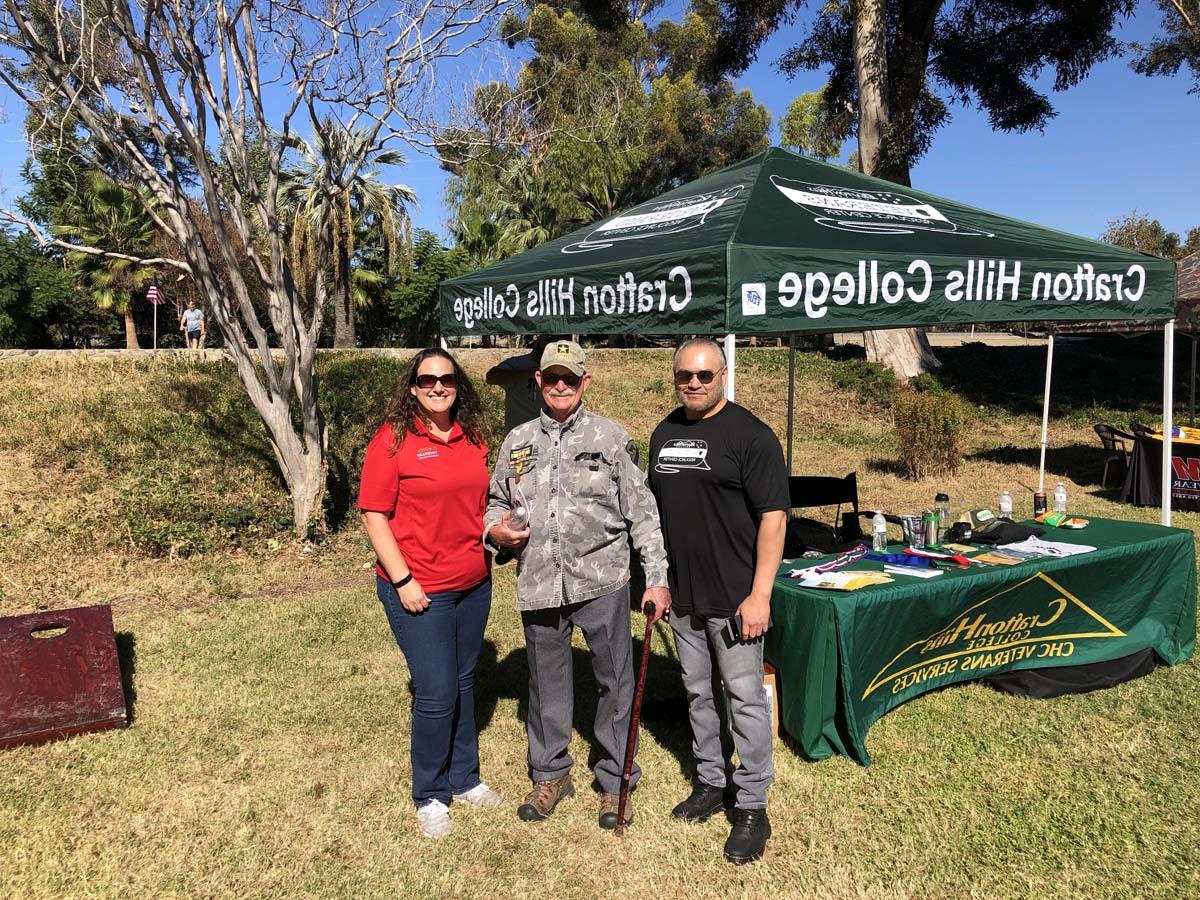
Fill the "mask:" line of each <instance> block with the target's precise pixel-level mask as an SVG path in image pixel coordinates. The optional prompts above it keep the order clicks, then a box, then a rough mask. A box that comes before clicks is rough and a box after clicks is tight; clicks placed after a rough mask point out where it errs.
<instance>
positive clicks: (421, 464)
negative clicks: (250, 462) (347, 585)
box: [358, 349, 500, 837]
mask: <svg viewBox="0 0 1200 900" xmlns="http://www.w3.org/2000/svg"><path fill="white" fill-rule="evenodd" d="M487 492H488V468H487V444H486V443H485V442H484V435H483V416H482V412H481V409H480V403H479V398H478V395H477V394H476V393H475V390H474V388H473V387H472V386H471V382H470V381H469V380H468V379H467V376H466V374H465V373H464V372H463V370H462V369H461V368H460V367H459V365H458V363H457V362H455V360H454V358H453V357H451V356H450V354H448V353H446V352H445V351H444V350H438V349H430V350H422V351H421V352H420V353H418V354H417V355H416V357H415V358H414V359H413V361H412V362H411V363H410V364H409V366H408V369H407V370H406V371H405V373H404V375H403V376H402V377H401V379H400V386H399V389H398V390H397V392H396V396H395V397H394V398H392V402H391V404H389V406H388V410H387V413H386V414H385V416H384V422H383V425H381V426H380V428H379V431H377V432H376V433H375V437H374V438H373V439H372V440H371V443H370V445H369V446H368V447H367V454H366V459H365V460H364V461H363V471H362V484H361V487H360V489H359V494H358V507H359V510H360V511H361V512H362V519H363V524H364V525H365V526H366V530H367V535H368V536H369V537H370V539H371V546H372V547H374V549H375V555H376V557H377V558H378V564H377V566H376V570H375V572H376V576H377V577H376V591H377V593H378V595H379V599H380V601H381V602H382V603H383V608H384V611H385V612H386V613H387V618H388V623H389V624H390V625H391V628H392V633H393V634H394V635H395V637H396V642H397V643H398V644H399V645H400V650H401V651H402V652H403V653H404V658H405V659H406V660H407V662H408V669H409V672H410V674H411V675H412V680H413V691H414V698H413V711H412V742H411V744H412V771H413V786H412V796H413V801H414V802H415V803H416V806H417V820H418V823H419V824H420V827H421V831H422V832H423V833H424V834H425V835H426V836H428V837H439V836H441V835H444V834H449V833H450V831H451V830H453V827H454V826H453V822H451V820H450V815H449V811H448V809H447V807H448V806H449V805H450V803H451V800H454V801H456V802H460V803H463V802H465V803H472V804H475V805H478V806H495V805H497V804H499V803H500V797H499V795H497V794H496V792H495V791H493V790H492V789H491V788H489V787H488V786H487V785H486V784H484V783H483V782H482V781H481V780H480V778H479V736H478V733H477V732H476V729H475V662H476V660H477V659H478V657H479V649H480V647H481V646H482V644H483V629H484V626H485V625H486V624H487V618H488V612H489V611H490V610H491V606H492V581H491V574H490V571H489V559H488V556H487V554H486V553H485V552H484V549H483V511H484V509H485V508H486V507H487Z"/></svg>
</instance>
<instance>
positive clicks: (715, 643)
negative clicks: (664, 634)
mask: <svg viewBox="0 0 1200 900" xmlns="http://www.w3.org/2000/svg"><path fill="white" fill-rule="evenodd" d="M670 621H671V630H672V631H674V632H675V648H676V650H677V651H678V653H679V664H680V666H681V667H682V668H683V687H684V690H685V691H686V693H687V700H688V719H689V720H690V721H691V725H692V755H693V756H694V757H695V759H696V775H697V777H698V778H699V779H700V780H701V781H703V782H704V783H705V784H710V785H712V786H714V787H724V786H725V784H726V773H727V772H728V771H729V768H730V765H731V760H732V758H733V751H734V749H735V748H736V749H737V755H738V767H737V770H736V771H735V772H734V773H733V783H734V785H735V787H736V788H737V800H736V803H737V805H738V806H740V807H742V808H743V809H766V807H767V788H768V787H769V786H770V784H771V782H772V781H774V780H775V768H774V765H773V763H772V750H773V742H774V737H773V736H772V734H771V707H770V701H769V700H768V699H767V692H766V689H765V688H764V687H763V642H762V640H761V639H760V640H757V641H751V642H749V643H739V644H732V645H730V644H729V643H728V641H727V640H726V638H725V636H724V634H723V633H722V632H723V630H724V628H725V625H726V623H727V622H728V621H729V620H728V619H724V618H709V617H706V616H687V615H676V614H675V613H672V614H671V618H670Z"/></svg>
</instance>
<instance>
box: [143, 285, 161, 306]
mask: <svg viewBox="0 0 1200 900" xmlns="http://www.w3.org/2000/svg"><path fill="white" fill-rule="evenodd" d="M146 302H147V303H154V304H158V303H162V302H163V295H162V291H160V290H159V289H158V281H152V282H150V287H149V288H148V289H147V290H146Z"/></svg>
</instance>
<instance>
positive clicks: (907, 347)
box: [863, 328, 942, 381]
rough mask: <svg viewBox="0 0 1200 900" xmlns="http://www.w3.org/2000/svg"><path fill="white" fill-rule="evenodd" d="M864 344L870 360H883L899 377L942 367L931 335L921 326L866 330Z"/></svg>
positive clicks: (912, 375) (908, 376)
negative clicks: (932, 346)
mask: <svg viewBox="0 0 1200 900" xmlns="http://www.w3.org/2000/svg"><path fill="white" fill-rule="evenodd" d="M863 346H864V347H865V348H866V351H867V359H869V360H870V361H871V362H878V363H883V364H884V365H885V366H887V367H888V368H889V369H891V370H892V371H893V372H894V373H896V377H897V378H903V379H904V380H905V381H908V380H909V379H912V378H916V377H917V376H918V375H920V374H921V373H922V372H930V371H933V370H935V369H940V368H941V367H942V364H941V362H939V361H938V358H937V357H936V356H934V355H933V350H932V348H931V347H930V346H929V338H927V337H926V336H925V332H924V331H922V330H921V329H919V328H894V329H890V330H886V331H866V332H863Z"/></svg>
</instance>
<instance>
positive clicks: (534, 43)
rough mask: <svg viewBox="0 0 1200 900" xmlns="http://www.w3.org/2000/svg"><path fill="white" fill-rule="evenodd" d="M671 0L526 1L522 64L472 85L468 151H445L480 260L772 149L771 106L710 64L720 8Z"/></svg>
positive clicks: (511, 32) (458, 212)
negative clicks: (668, 7) (503, 77)
mask: <svg viewBox="0 0 1200 900" xmlns="http://www.w3.org/2000/svg"><path fill="white" fill-rule="evenodd" d="M663 6H664V4H663V2H662V0H635V2H621V0H614V2H605V3H599V4H597V3H591V2H585V0H566V2H554V3H547V2H531V3H527V4H524V5H523V7H522V9H521V12H520V13H517V12H515V11H514V12H513V13H511V14H510V15H508V16H507V17H506V19H505V22H504V25H503V26H502V33H503V36H504V38H505V39H506V40H507V42H508V44H509V46H511V47H513V48H516V47H518V46H519V47H520V48H521V54H522V58H523V62H522V64H521V68H520V70H519V71H518V72H517V74H516V76H515V78H514V79H513V80H512V83H498V82H493V83H491V84H487V85H484V86H481V87H480V88H479V89H478V90H477V91H476V94H475V96H474V98H473V109H474V112H475V117H476V122H475V128H474V130H473V131H470V132H464V133H463V134H462V135H461V137H462V138H463V141H464V143H466V144H467V146H466V147H465V148H464V147H462V146H460V145H459V144H458V143H457V142H456V141H454V140H448V141H447V142H445V143H444V144H442V145H441V146H440V147H439V151H440V152H441V157H442V163H443V166H444V167H445V168H446V169H447V170H449V171H450V172H451V174H452V176H453V177H452V178H451V180H450V186H449V189H448V199H449V204H450V206H451V207H452V210H453V219H454V231H455V234H456V236H457V237H458V239H459V241H460V246H463V247H464V249H466V250H467V251H468V252H469V253H470V255H471V256H472V258H473V259H480V258H482V257H490V258H492V259H495V258H502V257H504V256H506V255H510V254H512V253H516V252H519V251H521V250H524V249H527V248H529V247H531V246H534V245H535V244H537V243H541V242H543V241H545V240H548V239H550V238H554V237H558V236H560V235H562V234H565V233H567V232H568V231H571V230H572V229H574V228H578V227H580V226H581V225H584V224H587V223H588V222H591V221H594V220H596V219H598V218H602V217H605V216H610V215H612V214H613V213H615V212H618V211H619V210H621V209H625V208H628V207H630V206H633V205H636V204H638V203H641V202H643V201H645V200H647V199H649V198H651V197H654V196H657V195H658V194H660V193H662V192H664V191H666V190H669V189H671V188H673V187H677V186H678V185H680V184H684V183H686V182H688V181H691V180H693V179H695V178H698V177H700V176H701V175H704V174H705V173H707V172H710V171H714V170H716V169H719V168H721V167H723V166H726V165H730V164H731V163H734V162H737V161H738V160H740V159H743V158H745V157H746V156H750V155H751V154H753V153H756V152H758V151H760V150H764V149H766V147H767V145H768V140H767V131H768V129H769V127H770V116H769V115H768V113H767V111H766V109H765V108H764V107H763V106H761V105H760V104H758V103H756V102H755V101H754V98H753V95H752V94H751V93H750V92H749V91H747V90H737V89H736V88H735V87H734V85H733V83H732V81H731V80H730V79H729V78H727V77H725V76H724V75H723V74H722V73H719V72H718V73H715V74H712V73H710V68H711V67H709V66H707V65H706V61H707V60H708V59H710V58H711V57H712V55H713V54H714V53H715V51H716V46H715V42H714V40H715V21H714V19H713V17H712V14H711V10H712V4H710V3H708V2H705V0H696V2H693V3H691V4H689V6H688V8H687V9H686V10H685V11H684V13H683V15H682V17H681V19H680V20H679V21H676V20H674V19H670V18H666V17H664V16H663ZM496 135H502V136H506V137H507V140H503V139H499V138H496V137H495V136H496ZM489 239H491V240H492V244H491V245H490V247H484V242H485V241H487V240H489ZM481 261H482V260H481Z"/></svg>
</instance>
